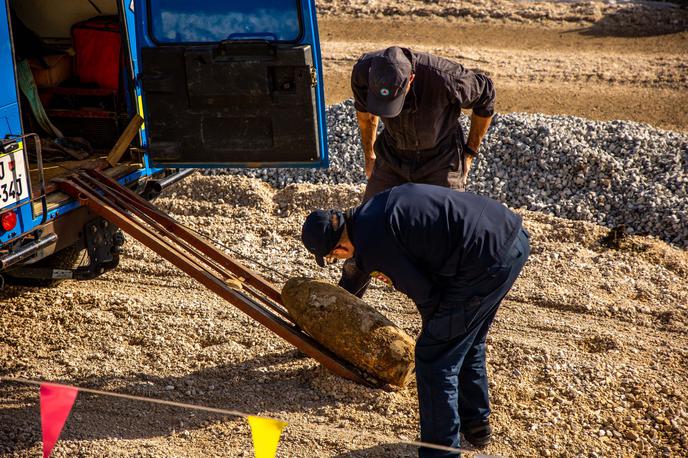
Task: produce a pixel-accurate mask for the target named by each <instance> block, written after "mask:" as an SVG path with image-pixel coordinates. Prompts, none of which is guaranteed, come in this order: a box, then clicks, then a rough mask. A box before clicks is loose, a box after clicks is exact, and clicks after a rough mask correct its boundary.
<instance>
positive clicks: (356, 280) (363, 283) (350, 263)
mask: <svg viewBox="0 0 688 458" xmlns="http://www.w3.org/2000/svg"><path fill="white" fill-rule="evenodd" d="M459 170H461V169H460V168H459ZM404 183H423V184H434V185H437V186H444V187H446V188H452V189H456V190H457V191H463V190H464V183H463V177H462V176H461V173H460V172H459V171H455V170H454V168H453V167H452V166H451V165H447V167H445V168H441V169H439V170H437V171H434V172H432V173H429V174H427V175H425V176H420V177H414V176H409V175H403V174H402V173H400V172H399V171H397V170H395V169H394V168H392V167H391V166H389V165H388V164H387V163H385V162H384V161H382V160H381V159H378V160H376V161H375V167H374V168H373V173H372V174H371V175H370V178H369V179H368V184H367V185H366V189H365V192H364V194H363V201H362V202H361V203H366V202H367V201H368V200H370V199H371V198H372V197H373V196H374V195H375V194H377V193H379V192H382V191H386V190H387V189H390V188H393V187H395V186H399V185H402V184H404ZM368 285H370V276H368V275H366V274H365V273H364V272H361V271H360V270H359V269H358V267H356V263H355V262H354V260H353V258H352V259H347V260H346V261H345V262H344V266H343V268H342V278H341V279H340V280H339V286H340V287H342V288H344V289H345V290H347V291H348V292H350V293H351V294H354V295H356V296H358V297H363V295H364V294H365V292H366V290H367V289H368Z"/></svg>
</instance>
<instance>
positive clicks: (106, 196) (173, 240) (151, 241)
mask: <svg viewBox="0 0 688 458" xmlns="http://www.w3.org/2000/svg"><path fill="white" fill-rule="evenodd" d="M57 182H58V186H59V188H60V189H61V190H62V191H64V192H66V193H67V194H69V195H71V196H72V197H74V198H75V199H77V200H78V201H79V202H80V203H81V204H82V205H84V206H85V207H87V208H88V209H89V210H91V211H92V212H93V213H95V214H97V215H98V216H101V217H102V218H104V219H106V220H107V221H109V222H111V223H112V224H114V225H116V226H117V227H119V228H120V229H122V230H123V231H124V232H126V233H128V234H129V235H131V236H132V237H134V238H135V239H136V240H138V241H139V242H141V243H143V244H144V245H146V246H147V247H149V248H150V249H152V250H153V251H154V252H156V253H157V254H158V255H160V256H161V257H163V258H164V259H166V260H167V261H169V262H171V263H172V264H174V265H175V266H177V267H178V268H179V269H181V270H182V271H184V272H185V273H187V274H188V275H189V276H191V277H192V278H193V279H195V280H196V281H198V282H199V283H201V284H202V285H203V286H205V287H206V288H208V289H209V290H211V291H213V292H214V293H215V294H217V295H218V296H220V297H222V298H223V299H225V300H226V301H228V302H229V303H231V304H232V305H234V306H235V307H237V308H238V309H239V310H241V311H242V312H244V313H245V314H246V315H248V316H249V317H251V318H253V319H254V320H256V321H257V322H258V323H260V324H262V325H263V326H265V327H266V328H268V329H269V330H270V331H272V332H273V333H275V334H277V335H278V336H280V337H281V338H283V339H284V340H286V341H287V342H289V343H290V344H292V345H293V346H295V347H296V348H298V349H299V350H301V351H302V352H303V353H305V354H306V355H308V356H310V357H311V358H313V359H315V360H316V361H318V362H320V363H321V364H322V365H323V366H325V367H326V368H327V369H329V370H330V371H332V372H333V373H334V374H336V375H339V376H340V377H344V378H346V379H349V380H352V381H354V382H357V383H361V384H363V385H367V386H375V387H380V386H382V384H381V383H380V382H379V381H377V380H376V379H374V378H373V377H371V376H369V375H367V374H363V373H362V372H360V371H358V370H357V369H356V368H354V367H353V366H351V365H350V364H349V363H348V362H346V361H344V360H343V359H342V358H340V357H338V356H337V355H335V354H334V353H332V352H331V351H329V350H328V349H326V348H325V347H323V346H322V345H321V344H320V343H319V342H317V341H316V340H314V339H313V338H312V337H310V336H309V335H308V334H306V333H304V332H303V331H302V330H301V329H300V328H299V327H298V326H297V325H296V323H295V322H294V320H293V319H292V318H291V317H290V316H289V313H288V312H287V311H286V309H285V308H284V306H283V304H282V298H281V296H280V293H279V291H277V290H276V289H275V287H274V286H272V285H271V284H270V283H269V282H267V281H266V280H264V279H263V278H261V277H260V276H259V275H258V274H257V273H255V272H253V271H251V270H250V269H248V268H246V267H244V266H242V265H241V264H239V263H238V262H237V261H236V260H234V259H233V258H231V257H230V256H228V255H226V254H225V253H224V252H222V251H220V250H219V249H217V248H216V247H215V246H213V245H211V244H210V243H209V242H208V241H206V240H205V239H203V238H201V237H199V236H198V235H196V234H195V233H193V232H191V231H190V230H188V229H186V228H185V227H184V226H182V225H180V224H179V223H177V222H176V221H175V220H174V219H172V218H171V217H170V216H169V215H167V214H165V213H163V212H162V211H160V210H159V209H158V208H156V207H155V206H154V205H153V204H151V203H150V202H148V201H147V200H145V199H143V198H142V197H141V196H139V195H138V194H136V193H135V192H133V191H131V190H129V189H128V188H125V187H123V186H121V185H120V184H119V183H118V182H117V181H115V180H113V179H112V178H110V177H108V176H106V175H104V174H103V173H101V172H100V171H98V170H82V171H78V172H76V173H74V174H72V175H69V176H68V177H65V178H61V179H58V180H57Z"/></svg>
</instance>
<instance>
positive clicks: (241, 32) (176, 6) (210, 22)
mask: <svg viewBox="0 0 688 458" xmlns="http://www.w3.org/2000/svg"><path fill="white" fill-rule="evenodd" d="M149 1H150V12H151V18H150V28H151V30H150V33H151V36H152V37H153V39H154V40H156V41H157V42H158V43H161V44H162V43H213V42H220V41H224V40H228V39H243V38H266V39H269V40H273V41H281V42H294V41H297V40H298V39H299V37H300V35H301V24H300V21H299V5H298V1H297V0H251V1H220V0H196V1H189V0H149Z"/></svg>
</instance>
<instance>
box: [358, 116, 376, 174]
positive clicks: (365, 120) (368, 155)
mask: <svg viewBox="0 0 688 458" xmlns="http://www.w3.org/2000/svg"><path fill="white" fill-rule="evenodd" d="M356 120H357V121H358V127H359V129H361V145H362V146H363V159H364V160H365V174H366V177H367V178H370V175H371V174H372V173H373V166H374V165H375V149H374V148H373V145H375V139H376V138H377V125H378V122H379V121H380V118H378V117H377V116H375V115H374V114H370V113H365V112H362V111H357V112H356Z"/></svg>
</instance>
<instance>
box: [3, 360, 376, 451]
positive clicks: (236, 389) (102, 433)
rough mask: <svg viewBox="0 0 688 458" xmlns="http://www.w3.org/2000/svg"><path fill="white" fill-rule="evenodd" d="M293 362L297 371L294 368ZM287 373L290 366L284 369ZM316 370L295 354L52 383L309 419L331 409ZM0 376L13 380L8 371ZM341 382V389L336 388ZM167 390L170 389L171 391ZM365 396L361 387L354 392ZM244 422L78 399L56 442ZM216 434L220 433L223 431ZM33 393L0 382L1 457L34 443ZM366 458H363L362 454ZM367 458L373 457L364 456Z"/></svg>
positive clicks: (130, 403) (34, 389)
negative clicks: (177, 373) (176, 373)
mask: <svg viewBox="0 0 688 458" xmlns="http://www.w3.org/2000/svg"><path fill="white" fill-rule="evenodd" d="M295 363H296V364H295ZM290 366H291V367H290ZM318 371H319V368H317V367H303V364H299V359H298V356H297V355H296V352H295V351H293V350H291V351H286V352H283V353H278V354H271V355H267V356H265V357H259V358H254V359H249V360H246V361H243V362H239V363H237V364H232V365H223V366H217V367H212V368H206V369H202V370H200V371H197V372H193V373H190V374H188V375H185V376H182V377H158V376H155V375H151V374H145V373H139V374H135V375H132V376H127V377H117V376H111V377H110V376H105V377H91V378H78V377H77V378H73V379H69V380H64V381H60V380H54V381H55V382H58V383H65V384H70V385H76V386H81V387H84V388H93V389H100V390H106V391H114V392H117V393H124V394H130V395H134V396H141V397H150V398H156V399H164V400H168V401H175V402H180V403H188V404H195V405H202V406H208V407H215V408H223V409H227V410H238V411H242V412H247V413H251V414H259V413H261V412H308V411H313V410H317V409H318V408H320V407H323V406H326V405H330V404H334V403H335V402H336V401H335V400H334V399H333V398H332V397H331V396H329V395H327V394H323V393H322V392H321V390H319V389H318V388H316V387H314V386H313V384H312V381H313V379H314V378H315V377H318V376H319V375H318ZM2 372H5V374H3V375H7V376H13V375H14V374H12V373H7V372H9V371H7V370H5V371H0V373H2ZM341 383H343V384H344V383H348V382H343V381H342V382H341ZM171 387H174V388H171ZM361 389H364V388H361ZM231 421H243V420H241V419H240V418H239V417H232V416H226V417H225V416H223V415H220V414H213V413H207V412H203V411H198V410H192V409H185V408H179V407H170V406H164V405H158V404H151V403H147V402H140V401H133V400H127V399H119V398H113V397H107V396H99V395H92V394H89V393H83V392H82V393H79V396H78V397H77V399H76V402H75V404H74V408H73V409H72V413H71V415H70V417H69V419H68V421H67V424H66V425H65V429H64V431H63V433H62V436H61V439H62V440H71V441H78V440H96V439H108V438H113V439H114V438H117V439H143V438H152V437H160V436H165V437H167V436H171V435H174V434H177V433H181V432H182V431H185V430H194V429H199V428H204V427H208V426H210V425H212V424H213V423H219V422H222V423H223V424H225V425H226V423H227V422H231ZM223 429H227V427H226V426H224V428H223ZM40 431H41V430H40V412H39V395H38V387H35V386H27V385H21V384H15V383H4V382H2V383H0V455H1V454H2V453H3V452H4V453H10V452H18V451H20V450H27V449H30V448H33V447H36V446H37V444H40V440H41V432H40ZM365 456H368V455H365ZM370 456H373V455H370Z"/></svg>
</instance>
